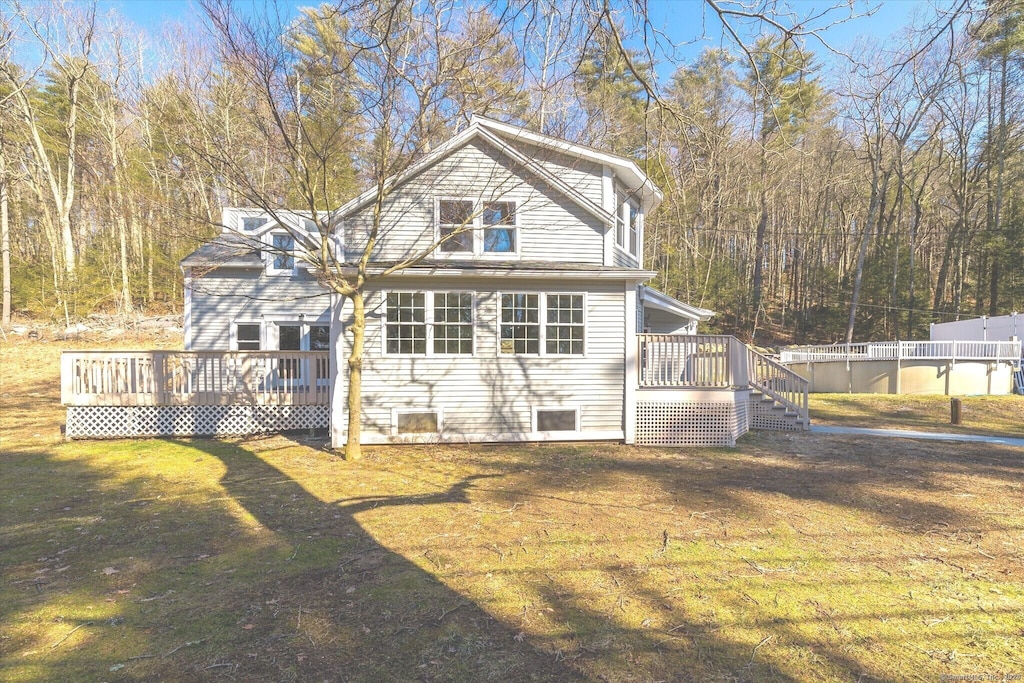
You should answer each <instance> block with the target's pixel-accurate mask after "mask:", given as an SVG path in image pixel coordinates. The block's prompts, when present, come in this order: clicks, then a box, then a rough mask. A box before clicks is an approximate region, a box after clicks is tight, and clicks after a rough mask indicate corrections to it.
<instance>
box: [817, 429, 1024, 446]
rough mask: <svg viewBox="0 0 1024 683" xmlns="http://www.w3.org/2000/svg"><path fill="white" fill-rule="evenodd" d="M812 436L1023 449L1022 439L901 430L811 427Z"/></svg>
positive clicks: (1023, 441) (1023, 439)
mask: <svg viewBox="0 0 1024 683" xmlns="http://www.w3.org/2000/svg"><path fill="white" fill-rule="evenodd" d="M811 432H813V433H814V434H849V435H853V436H856V435H858V434H862V435H864V436H889V437H896V438H898V439H932V440H934V441H968V442H972V443H990V444H995V445H999V446H1016V447H1018V448H1024V438H1022V439H1013V438H1010V437H1006V436H982V435H980V434H947V433H942V432H911V431H907V430H903V429H867V428H865V427H828V426H817V425H811Z"/></svg>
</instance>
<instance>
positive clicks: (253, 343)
mask: <svg viewBox="0 0 1024 683" xmlns="http://www.w3.org/2000/svg"><path fill="white" fill-rule="evenodd" d="M234 333H235V334H234V337H235V340H234V341H235V343H234V348H235V350H236V351H259V350H260V347H261V345H262V344H261V339H262V334H261V331H260V324H259V323H235V329H234Z"/></svg>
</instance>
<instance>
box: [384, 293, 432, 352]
mask: <svg viewBox="0 0 1024 683" xmlns="http://www.w3.org/2000/svg"><path fill="white" fill-rule="evenodd" d="M387 309H388V310H387V349H388V353H399V354H424V353H426V352H427V316H426V294H424V293H423V292H389V293H388V299H387Z"/></svg>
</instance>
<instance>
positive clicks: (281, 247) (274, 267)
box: [267, 232, 295, 273]
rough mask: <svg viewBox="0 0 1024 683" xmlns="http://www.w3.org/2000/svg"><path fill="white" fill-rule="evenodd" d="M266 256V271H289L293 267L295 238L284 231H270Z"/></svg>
mask: <svg viewBox="0 0 1024 683" xmlns="http://www.w3.org/2000/svg"><path fill="white" fill-rule="evenodd" d="M268 258H269V259H270V262H269V263H268V264H267V272H271V273H291V272H292V270H293V269H294V268H295V238H294V237H292V236H291V235H290V234H288V233H286V232H275V233H271V235H270V253H269V254H268Z"/></svg>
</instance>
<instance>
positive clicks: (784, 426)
mask: <svg viewBox="0 0 1024 683" xmlns="http://www.w3.org/2000/svg"><path fill="white" fill-rule="evenodd" d="M774 405H775V404H772V403H770V402H768V401H762V400H760V399H757V398H752V399H751V400H750V428H751V429H770V430H774V431H781V432H799V431H803V427H802V426H801V425H800V423H798V422H797V421H796V416H795V415H786V414H785V413H784V412H783V411H782V410H781V409H779V408H774V407H773V406H774Z"/></svg>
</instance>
